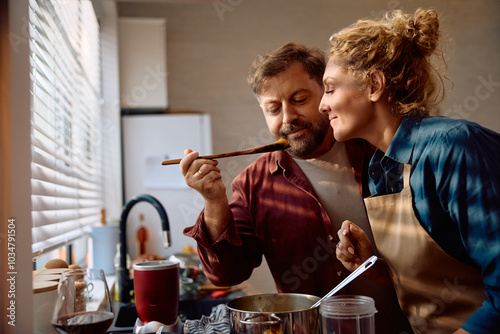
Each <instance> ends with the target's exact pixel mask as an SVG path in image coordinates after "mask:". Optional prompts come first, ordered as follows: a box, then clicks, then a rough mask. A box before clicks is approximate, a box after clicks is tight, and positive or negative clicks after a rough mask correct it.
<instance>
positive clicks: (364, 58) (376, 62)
mask: <svg viewBox="0 0 500 334" xmlns="http://www.w3.org/2000/svg"><path fill="white" fill-rule="evenodd" d="M439 37H440V33H439V19H438V14H437V12H436V11H435V10H417V11H416V12H415V14H414V15H407V14H404V13H402V12H401V11H394V12H391V13H388V15H386V17H385V18H384V19H381V20H361V21H358V22H357V23H355V24H354V25H352V26H350V27H348V28H346V29H344V30H342V31H340V32H339V33H337V34H335V35H333V36H332V38H331V44H332V47H331V49H330V53H329V62H328V65H327V68H326V71H325V75H324V78H323V83H324V87H325V92H324V95H323V99H322V101H321V104H320V111H321V112H323V113H328V115H329V118H330V122H331V123H330V124H331V126H332V128H333V131H334V135H335V138H336V139H337V140H339V141H345V140H348V139H352V138H363V139H365V140H367V141H368V142H370V143H371V144H372V145H374V146H376V147H377V151H376V152H375V154H374V156H373V158H372V160H371V162H370V166H369V171H368V172H369V176H370V181H369V182H370V191H371V193H372V195H376V196H372V197H370V198H367V199H366V200H365V205H366V209H367V213H368V217H369V220H370V224H371V226H372V230H373V235H374V239H375V244H376V247H377V250H378V251H379V253H380V254H381V257H382V258H383V259H384V260H385V263H386V264H387V269H388V271H389V274H390V278H391V279H392V280H393V283H394V284H395V286H396V290H397V293H398V299H399V302H400V305H401V307H402V309H403V311H404V312H405V313H406V315H407V316H408V318H409V320H410V323H411V324H412V327H413V329H414V331H415V332H416V333H467V332H471V333H499V332H500V330H499V329H500V227H499V226H500V172H499V167H500V135H499V134H498V133H495V132H493V131H491V130H488V129H485V128H483V127H481V126H479V125H477V124H475V123H472V122H468V121H465V120H456V119H450V118H446V117H430V116H429V114H430V112H431V111H433V109H434V108H435V107H436V106H437V104H438V103H439V102H440V100H441V99H442V97H443V96H444V93H443V92H444V90H443V89H442V84H443V82H442V79H441V78H442V76H441V75H440V74H439V72H438V70H437V67H435V66H433V64H434V62H433V61H435V59H434V58H437V59H438V60H440V61H441V62H442V63H444V57H443V55H442V53H441V52H440V51H439V50H438V44H439ZM436 56H437V57H436ZM339 237H340V242H339V244H338V245H337V246H338V247H337V257H338V258H339V260H340V261H342V263H343V264H344V266H345V267H346V268H347V269H349V270H354V269H356V268H357V267H358V266H359V264H360V263H362V261H364V260H366V259H367V258H368V257H369V256H371V255H372V254H373V249H372V245H371V244H370V242H369V241H368V239H367V238H366V235H365V234H364V232H363V231H362V230H361V229H360V228H359V227H357V226H356V225H355V224H354V223H353V222H350V221H346V222H344V224H343V225H342V228H341V230H339ZM369 272H370V271H369ZM369 272H367V273H369ZM372 274H375V273H374V272H373V271H372Z"/></svg>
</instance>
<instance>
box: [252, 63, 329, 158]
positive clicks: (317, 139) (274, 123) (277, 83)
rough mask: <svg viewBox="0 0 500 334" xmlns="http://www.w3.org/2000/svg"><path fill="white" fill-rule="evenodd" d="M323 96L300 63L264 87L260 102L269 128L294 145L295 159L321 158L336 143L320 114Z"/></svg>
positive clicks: (290, 151)
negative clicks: (319, 108)
mask: <svg viewBox="0 0 500 334" xmlns="http://www.w3.org/2000/svg"><path fill="white" fill-rule="evenodd" d="M322 95H323V88H322V87H321V86H320V85H318V83H317V82H316V81H314V80H313V79H311V78H310V77H309V74H308V73H307V72H306V70H305V69H304V67H303V66H302V65H301V64H298V63H297V64H294V65H292V66H291V67H289V68H288V69H287V70H286V71H284V72H282V73H280V74H278V75H276V76H274V77H271V78H268V79H266V80H265V81H264V83H263V84H262V87H261V90H260V94H259V102H260V107H261V109H262V111H263V112H264V117H265V119H266V122H267V126H268V127H269V130H270V131H271V133H272V134H273V136H274V137H275V138H276V139H279V138H284V139H286V140H287V141H288V142H289V143H290V148H289V149H287V151H288V152H289V153H290V154H291V155H293V156H295V157H298V158H313V157H316V156H320V155H322V154H324V153H325V152H326V151H328V150H329V149H330V147H331V145H332V143H333V134H332V130H331V128H330V124H329V120H328V116H327V115H325V114H321V113H319V112H318V107H319V103H320V101H321V97H322ZM325 137H326V138H327V140H325Z"/></svg>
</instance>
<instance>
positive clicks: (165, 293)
mask: <svg viewBox="0 0 500 334" xmlns="http://www.w3.org/2000/svg"><path fill="white" fill-rule="evenodd" d="M133 269H134V295H135V306H136V308H137V314H138V315H139V320H140V321H141V322H142V323H143V324H146V323H148V322H150V321H158V322H161V323H162V324H165V325H170V324H173V323H174V322H175V321H176V319H177V313H178V310H179V264H178V263H174V262H171V261H146V262H139V263H136V264H134V265H133Z"/></svg>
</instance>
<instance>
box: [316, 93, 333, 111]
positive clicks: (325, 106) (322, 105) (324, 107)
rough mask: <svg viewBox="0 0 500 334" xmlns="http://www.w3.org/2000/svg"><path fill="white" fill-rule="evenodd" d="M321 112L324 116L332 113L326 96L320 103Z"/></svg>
mask: <svg viewBox="0 0 500 334" xmlns="http://www.w3.org/2000/svg"><path fill="white" fill-rule="evenodd" d="M318 109H319V112H320V113H322V114H325V113H328V112H330V106H329V105H328V103H326V101H325V95H323V97H322V98H321V101H320V102H319V108H318Z"/></svg>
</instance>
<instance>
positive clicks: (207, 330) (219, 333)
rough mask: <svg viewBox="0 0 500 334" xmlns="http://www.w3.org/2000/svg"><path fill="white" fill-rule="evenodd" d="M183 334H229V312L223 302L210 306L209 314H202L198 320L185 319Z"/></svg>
mask: <svg viewBox="0 0 500 334" xmlns="http://www.w3.org/2000/svg"><path fill="white" fill-rule="evenodd" d="M184 333H185V334H229V312H228V310H227V306H226V305H225V304H219V305H217V306H214V307H212V311H211V312H210V315H209V316H206V315H202V316H201V319H200V320H186V321H185V322H184Z"/></svg>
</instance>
